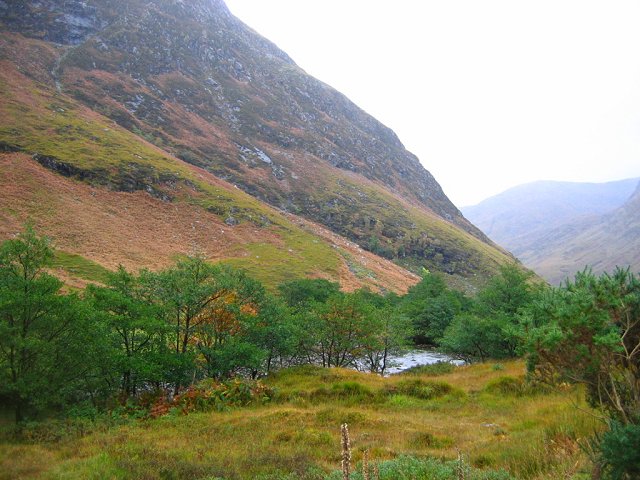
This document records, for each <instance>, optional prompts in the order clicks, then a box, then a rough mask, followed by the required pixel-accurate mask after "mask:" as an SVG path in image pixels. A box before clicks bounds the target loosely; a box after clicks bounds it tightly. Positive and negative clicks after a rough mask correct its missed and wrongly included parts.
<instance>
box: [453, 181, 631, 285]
mask: <svg viewBox="0 0 640 480" xmlns="http://www.w3.org/2000/svg"><path fill="white" fill-rule="evenodd" d="M638 182H639V179H637V178H634V179H627V180H620V181H616V182H608V183H571V182H535V183H530V184H526V185H521V186H518V187H514V188H512V189H509V190H507V191H505V192H503V193H501V194H499V195H496V196H494V197H491V198H489V199H487V200H484V201H483V202H481V203H479V204H478V205H475V206H473V207H466V208H463V211H464V213H465V215H466V216H467V217H468V218H469V219H470V220H471V221H472V222H474V223H475V224H476V225H478V226H479V227H480V228H481V229H483V230H484V231H485V232H486V233H487V235H489V236H490V237H491V238H492V239H493V240H495V241H496V242H498V243H500V244H501V245H503V246H504V247H505V248H507V249H509V250H510V251H511V252H513V253H514V254H515V255H516V256H517V257H518V258H519V259H520V260H521V261H522V262H523V263H524V264H525V265H526V266H528V267H530V268H532V269H533V270H535V271H536V272H538V273H539V274H540V275H542V276H543V277H545V278H546V279H547V280H549V281H550V282H552V283H558V282H560V281H562V280H564V278H566V277H567V276H571V275H573V274H574V273H575V272H576V271H578V270H582V269H583V268H585V266H592V267H593V268H594V270H595V271H596V272H602V271H608V270H611V269H613V268H614V267H615V266H616V265H620V266H626V265H631V266H632V268H634V269H636V270H638V269H640V231H639V230H638V228H639V222H640V208H639V205H638V204H639V200H638V197H639V196H640V195H639V193H638V188H639V186H638V185H639V183H638Z"/></svg>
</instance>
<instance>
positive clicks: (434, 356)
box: [385, 349, 465, 375]
mask: <svg viewBox="0 0 640 480" xmlns="http://www.w3.org/2000/svg"><path fill="white" fill-rule="evenodd" d="M438 362H449V363H453V364H454V365H463V364H464V363H465V362H464V360H460V359H458V358H454V357H451V356H449V355H447V354H445V353H441V352H437V351H435V350H426V349H419V350H411V351H409V352H407V353H405V354H403V355H398V356H393V357H391V358H390V359H389V362H388V365H389V366H388V367H387V370H386V371H385V374H387V375H392V374H394V373H400V372H402V371H404V370H407V369H409V368H411V367H415V366H417V365H429V364H432V363H438Z"/></svg>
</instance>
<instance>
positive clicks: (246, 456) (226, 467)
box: [0, 362, 600, 480]
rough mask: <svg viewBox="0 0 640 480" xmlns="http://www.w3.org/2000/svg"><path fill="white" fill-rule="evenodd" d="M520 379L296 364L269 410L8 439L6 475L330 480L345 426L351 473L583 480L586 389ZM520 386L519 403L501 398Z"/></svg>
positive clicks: (509, 366)
mask: <svg viewBox="0 0 640 480" xmlns="http://www.w3.org/2000/svg"><path fill="white" fill-rule="evenodd" d="M523 374H524V365H523V363H522V362H505V363H504V368H503V369H502V370H495V369H493V368H492V365H491V364H477V365H469V366H463V367H457V368H455V369H454V370H453V371H452V372H451V373H448V374H443V375H440V376H439V377H438V380H437V381H434V379H433V377H430V376H429V374H427V375H424V376H420V375H416V374H414V375H411V376H405V375H395V376H391V377H387V378H383V377H380V376H377V375H370V374H363V373H359V372H355V371H351V370H344V369H337V368H336V369H322V368H318V367H312V366H305V367H297V368H292V369H288V370H283V371H280V372H278V373H276V374H274V375H272V376H271V377H269V378H268V379H266V382H267V383H268V384H269V385H270V386H272V387H273V388H275V389H276V390H278V391H279V396H278V397H277V398H276V399H275V400H274V401H273V402H272V403H270V404H267V405H261V406H250V407H246V408H232V409H229V410H227V411H223V412H210V413H194V414H191V415H188V416H168V417H163V418H160V419H157V420H144V421H131V422H129V423H127V424H125V425H122V426H114V427H110V428H107V429H95V430H93V431H92V433H88V434H84V435H76V436H67V437H64V438H62V439H59V440H54V441H46V442H38V443H28V444H24V443H22V444H20V443H18V444H16V443H15V441H10V440H9V439H8V438H4V440H3V441H1V442H0V472H3V473H0V478H68V479H81V478H116V479H120V478H122V479H125V478H126V479H129V478H148V479H161V478H202V479H204V478H216V477H218V478H225V479H253V478H273V479H281V478H290V479H294V478H296V479H297V478H309V479H312V478H316V479H323V478H325V477H326V475H328V474H329V472H335V471H338V470H339V468H340V425H341V424H343V423H347V424H348V425H349V431H350V437H351V448H352V462H353V465H357V464H358V463H359V462H361V461H362V458H363V455H364V452H365V451H366V450H368V451H369V461H370V462H379V463H380V462H382V463H380V467H381V478H398V477H392V476H387V477H383V476H382V472H383V470H384V469H383V465H393V464H394V462H395V464H396V466H397V468H400V464H401V463H402V464H403V465H404V466H403V467H402V468H405V467H406V468H407V469H408V470H407V472H412V471H413V470H412V469H422V468H427V467H426V466H424V465H420V464H419V461H418V460H417V459H423V458H427V457H434V458H438V459H445V460H448V461H452V462H453V461H455V460H456V459H457V458H458V451H460V452H462V454H463V455H464V457H465V458H466V461H467V462H468V464H469V465H470V466H471V467H473V468H480V469H483V468H490V469H494V470H499V469H505V470H506V471H508V472H509V473H510V474H511V475H512V477H513V478H517V479H525V480H526V479H531V480H543V479H545V480H546V479H552V478H576V479H577V478H580V477H579V475H580V474H586V473H587V472H588V469H589V465H588V462H587V459H586V456H585V455H584V454H583V452H582V451H581V449H580V447H579V445H580V443H581V442H582V441H584V440H585V439H586V438H588V437H589V436H590V435H592V434H593V432H594V431H595V430H596V429H599V428H600V425H599V424H598V422H597V421H596V420H595V419H594V417H593V416H592V415H591V414H590V413H589V407H588V406H587V405H586V404H585V402H584V400H583V395H582V392H581V391H580V390H579V389H567V390H565V391H561V392H554V391H529V390H526V389H524V390H521V389H520V381H519V379H520V378H521V377H522V375H523ZM505 378H507V379H508V380H505ZM514 380H515V381H514ZM514 385H515V386H517V387H518V390H517V394H511V393H508V394H505V393H504V391H503V390H504V389H505V388H506V389H507V390H509V389H511V388H512V387H513V386H514ZM576 406H580V409H577V408H576ZM402 455H410V457H407V459H405V460H400V458H403V457H402ZM412 459H413V460H412ZM414 460H415V461H418V463H414ZM384 462H391V463H384ZM403 462H404V463H403ZM405 464H406V465H405ZM443 465H444V464H442V465H441V466H440V467H438V466H437V465H436V464H433V465H431V466H429V468H434V469H435V468H436V467H438V468H443V469H444V468H445V467H446V465H444V466H443ZM384 468H387V467H384ZM447 468H448V467H447ZM354 471H355V470H354ZM384 471H385V472H389V470H384ZM398 471H400V470H398ZM416 471H418V470H416ZM443 471H444V470H443ZM4 472H8V473H4ZM3 475H4V477H3ZM385 475H391V474H390V473H385ZM572 475H573V477H572ZM338 478H339V477H338ZM353 478H359V477H357V476H355V475H354V477H353ZM400 478H401V477H400ZM407 478H423V477H419V476H418V477H411V476H408V477H407ZM426 478H429V477H426ZM443 478H446V477H443ZM454 478H455V477H454ZM478 478H480V477H478ZM487 478H493V477H487ZM495 478H499V477H495ZM505 478H506V477H505Z"/></svg>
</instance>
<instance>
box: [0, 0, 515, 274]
mask: <svg viewBox="0 0 640 480" xmlns="http://www.w3.org/2000/svg"><path fill="white" fill-rule="evenodd" d="M0 18H1V20H2V43H1V50H0V55H1V60H2V63H3V69H2V78H1V82H2V83H1V84H0V88H2V106H1V107H2V112H1V113H2V118H1V119H0V142H2V145H3V148H4V150H7V151H20V152H23V153H26V154H28V155H30V156H32V157H33V159H34V160H36V161H37V162H38V163H40V165H42V166H44V167H45V168H47V169H49V170H52V171H55V172H57V173H59V174H62V175H65V176H66V177H71V178H74V179H77V180H81V181H83V182H85V183H89V184H91V185H94V186H102V187H107V188H108V189H110V190H112V191H118V192H137V191H139V190H142V191H146V194H147V195H150V196H151V197H154V199H155V200H157V201H158V202H161V203H162V202H164V203H162V205H164V206H167V205H173V204H176V203H179V202H185V203H188V204H191V205H196V206H198V207H199V208H200V209H203V210H204V211H206V212H207V213H208V214H210V215H212V216H215V217H216V218H217V219H218V220H219V221H221V222H223V223H224V222H226V224H225V225H226V227H227V228H228V229H231V230H239V229H241V228H242V226H243V224H244V222H252V224H253V225H255V228H259V229H260V230H259V231H258V232H255V233H254V234H253V240H254V243H255V241H259V239H260V238H261V236H262V234H263V233H264V230H265V229H268V228H270V226H272V225H274V224H279V222H280V220H275V218H278V219H280V218H286V217H287V215H290V214H293V215H295V216H296V217H295V218H298V217H304V218H306V219H308V220H310V221H312V222H315V223H308V226H309V228H311V227H310V226H311V225H315V224H321V225H324V226H325V227H326V228H328V229H329V230H330V231H333V232H335V233H337V234H339V235H342V236H344V237H346V238H347V239H349V240H350V241H352V242H356V243H358V244H360V245H362V246H363V247H364V248H366V249H369V250H371V251H373V252H375V253H377V254H380V255H382V256H385V257H387V258H389V259H393V260H395V261H396V262H397V263H400V264H403V265H406V266H409V267H412V268H419V267H420V266H422V265H426V266H427V267H429V268H431V269H434V270H438V271H442V272H444V273H448V274H450V275H451V276H452V278H457V279H459V280H463V281H464V282H468V281H469V280H477V279H478V278H480V279H481V278H482V277H485V276H486V275H488V274H491V273H492V272H493V271H495V269H496V266H497V265H498V264H500V263H503V262H505V261H508V260H509V259H510V257H509V256H508V255H507V254H506V253H505V252H504V251H501V250H500V249H498V248H497V247H496V246H495V245H493V244H492V243H491V242H490V241H489V240H488V239H487V238H486V237H485V236H484V235H483V234H482V233H481V232H480V231H479V230H478V229H477V228H475V227H474V226H473V225H472V224H470V223H469V222H468V221H467V220H466V219H465V218H464V217H463V216H462V214H461V213H460V212H459V211H458V209H457V208H456V207H455V206H454V205H453V204H452V203H451V202H450V201H449V200H448V199H447V197H446V196H445V195H444V193H443V192H442V189H441V188H440V186H439V185H438V183H437V182H436V181H435V179H434V178H433V177H432V176H431V175H430V174H429V173H428V172H427V171H426V170H425V169H424V168H423V167H422V166H421V165H420V163H419V162H418V160H417V158H416V157H415V156H413V155H412V154H410V153H409V152H407V151H406V150H405V149H404V147H403V146H402V144H401V143H400V141H399V140H398V138H397V137H396V135H395V134H394V133H393V132H392V131H391V130H389V129H388V128H386V127H385V126H383V125H382V124H380V123H379V122H378V121H376V120H375V119H374V118H372V117H371V116H369V115H367V114H366V113H365V112H363V111H362V110H361V109H359V108H358V107H357V106H355V105H354V104H353V103H352V102H350V101H349V100H348V99H347V98H345V97H344V96H343V95H341V94H340V93H339V92H337V91H335V90H333V89H332V88H330V87H329V86H327V85H325V84H323V83H322V82H319V81H318V80H316V79H314V78H312V77H310V76H308V75H307V74H305V72H304V71H302V70H301V69H300V68H299V67H297V66H296V65H295V64H294V63H293V62H292V61H291V59H290V58H289V57H288V56H287V55H286V54H285V53H283V52H282V51H280V50H279V49H277V48H276V47H275V46H274V45H273V44H271V43H270V42H268V41H267V40H265V39H264V38H262V37H260V36H259V35H258V34H256V33H255V32H253V31H252V30H251V29H249V28H248V27H247V26H245V25H244V24H242V23H241V22H240V21H239V20H237V19H236V18H235V17H233V16H232V15H231V14H230V13H229V11H228V10H227V8H226V6H225V5H224V3H223V2H222V1H219V0H192V1H189V2H187V1H181V0H153V1H148V0H144V1H142V0H128V1H123V0H101V1H97V0H95V1H79V0H65V1H62V0H40V1H24V2H6V1H0ZM203 178H204V179H205V180H202V179H203ZM232 185H233V186H235V187H237V188H238V189H239V190H236V191H233V187H232ZM240 190H242V191H244V192H246V193H248V194H249V195H241V191H240ZM221 192H222V193H221ZM255 199H257V200H260V201H262V202H265V203H268V204H270V205H272V206H273V207H275V210H274V209H273V208H268V207H266V206H264V205H263V204H260V203H259V202H257V201H256V200H255ZM18 201H19V200H18ZM263 210H268V211H269V212H270V213H269V215H266V214H264V212H263ZM53 213H55V212H53ZM300 221H302V220H300ZM237 223H240V225H236V224H237ZM279 227H281V228H283V227H282V225H281V224H279ZM271 228H273V227H271ZM313 228H315V227H313ZM318 228H320V227H318ZM325 232H328V231H326V230H325ZM327 234H328V233H327ZM240 243H242V242H240ZM257 256H260V255H257ZM342 259H343V260H344V256H343V257H342ZM347 263H348V261H347ZM352 270H354V271H355V270H357V268H355V267H353V268H352Z"/></svg>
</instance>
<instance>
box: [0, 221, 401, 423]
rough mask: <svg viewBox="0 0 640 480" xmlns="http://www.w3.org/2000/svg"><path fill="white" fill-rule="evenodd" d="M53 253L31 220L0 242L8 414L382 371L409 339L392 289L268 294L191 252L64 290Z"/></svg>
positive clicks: (304, 284)
mask: <svg viewBox="0 0 640 480" xmlns="http://www.w3.org/2000/svg"><path fill="white" fill-rule="evenodd" d="M53 254H54V252H53V250H52V248H51V246H50V244H49V241H48V239H47V238H44V237H39V236H38V235H36V233H34V231H33V230H32V229H31V228H27V229H26V231H25V232H24V233H22V234H20V235H19V236H18V237H17V238H15V239H12V240H8V241H5V242H4V243H3V244H2V245H1V246H0V375H1V380H0V400H1V401H2V403H4V404H5V405H9V406H10V407H11V408H12V409H13V410H14V412H15V417H16V420H17V421H21V420H22V419H23V418H25V416H29V415H32V414H34V413H37V412H41V411H44V410H47V409H51V408H55V409H60V408H63V407H64V406H65V405H70V404H78V403H80V402H91V403H92V404H94V405H105V404H106V402H108V401H109V400H113V399H114V398H118V399H120V400H121V401H125V400H126V399H129V398H135V397H136V396H139V395H141V394H143V393H148V392H150V391H154V390H155V391H160V390H163V391H170V392H173V394H177V393H178V392H180V391H181V390H184V389H185V388H186V387H188V386H190V385H193V384H196V383H197V382H199V381H200V380H202V379H205V378H212V379H216V380H224V379H228V378H231V377H234V376H242V377H250V378H256V377H259V376H263V375H266V374H267V373H269V372H270V371H271V370H272V369H274V368H281V367H285V366H291V365H299V364H304V363H312V364H318V365H323V366H327V367H332V366H340V367H355V368H359V369H362V370H367V371H371V372H379V373H383V372H384V371H385V369H386V368H387V361H388V357H389V356H390V355H391V354H393V353H396V352H398V351H399V350H400V349H402V348H403V347H404V346H405V345H406V344H407V342H408V339H409V338H410V337H411V322H410V320H409V318H407V317H406V316H404V315H402V314H401V313H400V311H399V309H398V304H399V302H400V298H399V297H398V296H396V295H387V296H382V295H378V294H375V293H372V292H369V291H365V290H361V291H357V292H353V293H345V292H341V291H340V289H339V285H338V284H337V283H333V282H329V281H327V280H311V279H307V280H305V279H303V280H296V281H291V282H287V283H285V284H282V285H280V286H279V288H278V294H277V295H274V294H271V293H270V292H268V291H267V290H266V289H265V288H264V286H263V285H262V284H260V283H259V282H257V281H256V280H253V279H251V278H249V277H248V276H247V275H245V273H243V272H242V271H239V270H236V269H233V268H231V267H229V266H225V265H211V264H209V263H207V262H205V261H204V260H203V259H202V258H200V257H187V258H184V259H183V260H180V261H178V262H177V263H176V264H175V265H174V266H172V267H170V268H167V269H165V270H162V271H160V272H151V271H148V270H142V271H140V272H138V273H133V272H129V271H127V270H126V269H125V268H123V267H120V268H119V269H118V270H117V271H116V272H114V273H113V274H111V275H110V276H109V278H108V280H107V282H106V283H105V284H104V285H89V286H88V287H87V288H86V289H85V290H84V291H83V292H79V293H64V290H63V283H62V282H61V281H60V280H59V279H57V278H55V277H54V276H52V275H51V274H49V273H48V272H47V266H48V265H49V263H50V260H51V259H52V256H53Z"/></svg>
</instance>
